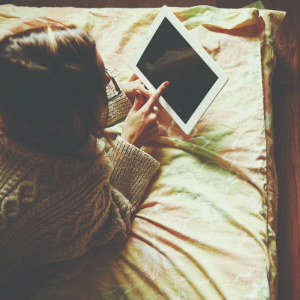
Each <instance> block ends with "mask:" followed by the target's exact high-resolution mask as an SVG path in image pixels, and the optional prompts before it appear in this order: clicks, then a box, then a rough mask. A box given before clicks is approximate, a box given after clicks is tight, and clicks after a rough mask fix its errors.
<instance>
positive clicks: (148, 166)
mask: <svg viewBox="0 0 300 300" xmlns="http://www.w3.org/2000/svg"><path fill="white" fill-rule="evenodd" d="M108 155H109V156H111V159H112V163H113V167H114V170H113V173H112V175H111V178H110V182H111V184H112V186H113V187H114V188H115V189H117V190H118V191H119V192H121V193H122V194H123V195H124V196H125V197H126V198H127V199H129V201H130V203H131V213H132V212H134V211H135V210H136V208H137V206H138V205H139V203H140V201H141V199H142V196H143V194H144V192H145V189H146V187H147V185H148V184H149V182H150V180H151V178H152V177H153V175H154V174H155V173H156V171H157V170H158V169H159V167H160V163H159V162H158V161H157V160H156V159H154V158H153V157H152V156H150V155H149V154H147V153H146V152H144V151H142V150H140V149H138V148H136V147H135V146H133V145H131V144H130V143H128V142H126V141H125V140H123V139H122V138H121V137H120V136H118V137H117V139H116V141H115V143H114V147H112V148H111V150H110V151H109V152H108Z"/></svg>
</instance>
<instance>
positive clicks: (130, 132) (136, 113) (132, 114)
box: [121, 81, 169, 148]
mask: <svg viewBox="0 0 300 300" xmlns="http://www.w3.org/2000/svg"><path fill="white" fill-rule="evenodd" d="M168 85H169V82H168V81H166V82H165V83H163V84H162V85H161V86H160V87H159V88H158V89H157V91H156V92H155V93H153V95H152V96H151V97H150V98H149V100H148V101H147V102H146V103H145V105H144V106H143V107H142V105H143V98H142V94H141V92H139V91H136V97H135V102H134V104H133V106H132V108H131V110H130V111H129V113H128V115H127V118H126V120H125V122H124V124H123V130H122V134H121V137H122V138H123V139H124V140H125V141H127V142H128V143H130V144H132V145H134V146H136V147H137V148H141V147H142V146H143V145H144V144H145V143H147V142H148V141H150V140H151V139H152V137H153V136H155V135H156V134H157V133H158V131H159V128H158V126H159V123H158V121H157V114H158V108H157V106H155V103H156V101H157V100H158V99H159V97H160V95H161V94H162V93H163V91H164V90H165V89H166V88H167V86H168Z"/></svg>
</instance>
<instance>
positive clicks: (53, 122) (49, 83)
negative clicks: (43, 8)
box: [0, 25, 108, 154]
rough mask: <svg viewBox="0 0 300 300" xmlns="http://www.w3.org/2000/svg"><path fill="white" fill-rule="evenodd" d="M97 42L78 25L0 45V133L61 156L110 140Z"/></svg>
mask: <svg viewBox="0 0 300 300" xmlns="http://www.w3.org/2000/svg"><path fill="white" fill-rule="evenodd" d="M96 53H97V49H96V43H95V41H94V39H93V38H92V37H91V36H90V35H89V34H88V33H87V32H86V31H85V30H83V29H80V28H78V27H76V26H60V25H50V26H44V27H39V28H35V29H30V30H27V31H25V32H22V33H18V34H16V35H13V36H7V37H6V38H4V39H3V40H2V41H1V42H0V130H1V131H2V132H3V134H4V135H5V136H7V137H12V138H16V139H18V140H21V141H23V142H25V143H27V144H30V145H34V146H37V147H40V148H44V149H47V150H50V151H54V152H58V153H61V154H68V153H72V152H73V151H76V150H78V149H81V148H83V147H84V146H85V145H86V144H87V143H88V141H89V138H90V136H91V135H92V136H94V137H97V138H100V137H105V133H104V125H105V123H106V120H107V115H108V105H107V94H106V82H104V78H103V75H101V70H100V68H99V66H98V64H97V55H96Z"/></svg>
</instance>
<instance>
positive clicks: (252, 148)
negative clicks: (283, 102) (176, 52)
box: [0, 2, 285, 300]
mask: <svg viewBox="0 0 300 300" xmlns="http://www.w3.org/2000/svg"><path fill="white" fill-rule="evenodd" d="M171 10H172V11H173V12H174V13H175V15H176V16H177V17H178V18H179V20H180V21H181V22H182V23H183V24H184V26H186V28H187V29H188V30H189V31H190V32H191V34H192V35H193V36H194V37H195V38H196V39H197V40H198V41H199V43H200V44H201V45H202V46H203V47H204V48H205V49H206V50H207V51H208V53H209V54H210V55H211V56H212V57H213V58H214V59H215V60H216V62H217V63H218V64H219V65H220V66H221V67H222V68H223V70H224V71H225V72H226V74H227V75H228V76H229V82H228V84H227V85H226V86H225V88H224V89H223V90H222V91H221V93H220V94H219V95H218V97H217V98H216V99H215V100H214V102H213V103H212V104H211V106H210V107H209V108H208V110H207V111H206V112H205V114H204V115H203V117H202V118H201V119H200V120H199V122H198V123H197V125H196V127H195V128H194V130H193V131H192V132H191V133H190V134H189V135H185V134H184V133H183V132H182V131H181V130H180V128H179V127H178V126H177V125H176V124H175V123H174V121H172V119H171V118H170V117H169V115H168V114H167V112H165V111H164V110H163V108H161V110H160V116H159V121H160V124H161V131H160V134H159V136H157V137H156V138H155V139H154V140H153V141H151V142H150V143H148V144H147V145H146V146H144V148H143V149H144V150H145V151H146V152H148V153H150V154H151V155H152V156H153V157H155V158H156V159H157V160H158V161H159V162H160V163H161V169H160V171H159V172H158V173H157V174H156V175H155V177H154V178H153V180H152V181H151V183H150V184H149V186H148V188H147V190H146V192H145V195H144V197H143V201H142V203H141V205H140V207H139V209H138V210H137V211H136V213H135V215H134V217H133V218H132V229H131V230H132V232H131V235H130V237H129V239H128V240H127V241H126V242H122V243H114V244H108V245H106V246H104V247H101V248H97V249H93V250H91V251H89V252H88V253H86V254H85V255H84V256H83V257H81V258H78V260H76V261H75V262H74V263H73V265H72V266H71V267H70V268H69V269H68V270H66V271H65V272H62V273H60V274H58V275H57V276H55V277H54V278H51V279H49V280H48V281H47V282H45V284H44V285H43V286H41V287H40V288H39V289H38V290H36V291H35V293H33V294H32V295H31V297H30V298H29V299H30V300H37V299H55V300H59V299H65V300H68V299H72V300H76V299H143V300H144V299H212V300H214V299H233V300H236V299H253V300H256V299H257V300H258V299H271V300H275V299H277V288H278V266H277V250H276V226H277V204H278V187H277V177H276V169H275V162H274V135H273V117H272V94H271V87H272V78H273V74H274V70H275V65H276V58H275V55H274V49H273V46H272V45H273V42H274V39H275V36H276V32H277V30H278V28H279V26H280V24H281V22H282V21H283V19H284V17H285V13H284V12H281V11H270V10H264V7H263V5H262V3H261V2H256V3H254V4H253V5H250V6H249V7H248V8H244V9H218V8H215V7H211V6H197V7H189V8H177V7H172V8H171ZM158 11H159V8H152V9H150V8H147V9H146V8H140V9H122V8H103V9H81V8H71V7H67V8H47V7H43V8H33V7H17V6H13V5H3V6H0V13H1V19H0V38H3V37H5V36H6V35H9V34H12V33H14V32H18V31H20V30H24V29H26V28H30V27H32V26H36V25H38V24H45V23H56V22H62V23H64V24H75V25H77V26H79V27H82V28H85V29H86V30H88V31H90V32H91V34H92V35H93V36H94V37H95V39H96V41H97V46H98V47H99V50H100V53H101V55H102V57H103V58H104V62H105V64H107V65H110V66H112V67H113V68H114V69H115V74H114V75H116V76H117V77H118V79H119V81H120V82H121V83H123V82H126V81H129V80H133V79H135V76H134V74H133V73H132V71H131V70H130V68H129V67H128V62H129V60H130V58H131V56H132V55H133V53H134V51H135V49H136V48H137V46H138V45H139V42H140V41H141V39H142V38H143V36H144V34H145V33H146V31H147V28H148V27H149V25H150V24H151V22H152V21H153V19H154V18H155V16H156V14H157V12H158ZM103 41H105V43H103ZM121 130H122V123H119V124H116V125H115V126H113V127H110V128H107V130H106V131H107V133H108V134H109V136H110V138H111V139H112V140H113V139H115V138H116V136H117V135H118V134H120V133H121Z"/></svg>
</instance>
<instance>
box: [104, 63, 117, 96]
mask: <svg viewBox="0 0 300 300" xmlns="http://www.w3.org/2000/svg"><path fill="white" fill-rule="evenodd" d="M105 72H106V74H107V75H108V76H109V77H110V79H111V80H112V82H113V84H114V86H115V88H116V92H115V93H114V94H113V95H112V96H110V97H109V98H108V100H107V101H108V102H110V101H112V100H114V99H115V98H116V97H118V96H119V95H120V94H121V89H120V87H119V86H118V84H117V82H116V80H115V78H114V77H113V76H112V75H111V74H110V72H109V71H108V70H107V69H105Z"/></svg>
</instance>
